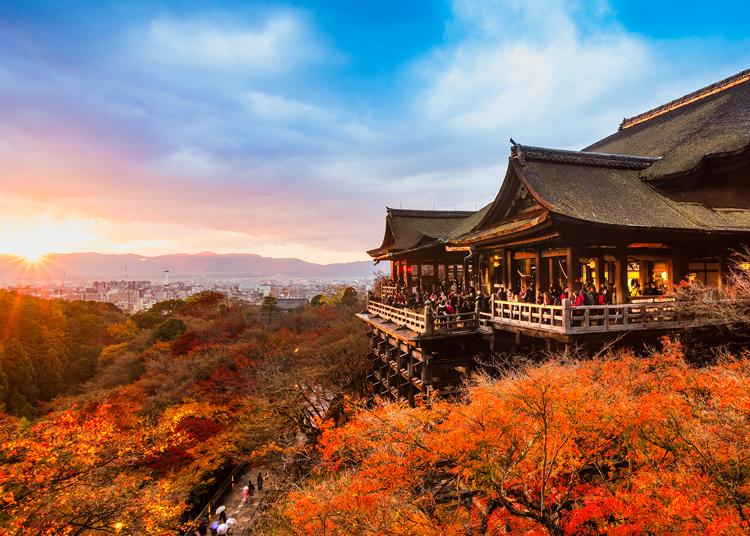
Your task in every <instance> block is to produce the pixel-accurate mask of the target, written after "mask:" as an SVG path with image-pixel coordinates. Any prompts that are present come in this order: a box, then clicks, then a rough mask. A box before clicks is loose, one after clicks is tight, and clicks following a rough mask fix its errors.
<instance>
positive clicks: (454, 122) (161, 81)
mask: <svg viewBox="0 0 750 536" xmlns="http://www.w3.org/2000/svg"><path fill="white" fill-rule="evenodd" d="M748 20H750V2H713V3H705V2H676V1H675V2H672V1H670V2H667V1H664V2H660V1H652V2H635V1H625V0H621V1H612V2H606V1H593V2H570V1H568V2H561V1H555V0H540V1H537V2H525V1H521V0H486V1H469V0H455V1H453V2H448V1H432V2H430V1H426V0H412V1H409V2H405V1H401V2H397V1H394V0H382V1H379V2H351V1H349V2H343V1H341V2H338V1H318V2H311V1H310V2H308V1H296V2H251V1H244V2H239V1H224V2H205V1H191V2H166V1H161V2H160V1H150V2H114V1H112V2H109V1H98V2H80V1H79V2H74V1H69V0H57V1H35V2H15V3H14V2H6V3H3V4H2V5H0V97H1V98H0V118H1V120H0V164H2V169H3V171H2V172H1V174H0V186H2V188H1V189H0V236H2V237H4V238H0V251H7V252H14V250H16V251H18V250H20V248H19V242H24V243H29V242H34V243H35V244H38V247H39V248H41V249H45V250H53V251H75V250H97V251H123V252H124V251H136V252H140V253H144V254H156V253H166V252H178V251H181V252H198V251H205V250H211V251H217V252H230V251H247V252H256V253H261V254H267V255H273V256H298V257H302V258H306V259H309V260H314V261H322V262H326V261H331V262H333V261H344V260H356V259H362V258H366V257H365V255H364V250H366V249H368V248H371V247H374V246H376V245H378V243H379V240H380V239H381V237H382V225H383V216H384V212H385V211H384V208H385V206H386V205H387V206H395V207H398V206H404V207H405V206H409V207H413V208H433V207H435V208H442V209H452V208H456V209H474V208H478V207H481V206H482V205H484V204H485V203H487V202H489V201H490V200H491V199H492V198H493V197H494V195H495V193H496V192H497V189H498V188H499V185H500V181H501V180H502V177H503V174H504V170H505V165H506V161H507V156H508V138H509V137H510V136H513V137H514V138H515V139H516V140H517V141H519V142H521V143H527V144H536V145H546V146H553V147H561V148H581V147H583V146H585V145H588V144H589V143H591V142H592V141H594V140H596V139H598V138H601V137H603V136H605V135H607V134H608V133H611V132H612V131H614V130H615V129H616V128H617V125H618V123H619V121H620V120H621V119H622V118H623V117H625V116H629V115H634V114H637V113H639V112H641V111H644V110H645V109H648V108H649V107H652V106H655V105H657V104H659V103H660V102H664V101H667V100H670V99H672V98H675V97H678V96H680V95H682V94H684V93H686V92H688V91H691V90H693V89H696V88H698V87H701V86H703V85H706V84H708V83H711V82H713V81H715V80H718V79H720V78H723V77H725V76H728V75H730V74H732V73H734V72H736V71H739V70H742V69H745V68H748V67H750V46H748V45H750V25H747V24H746V21H748Z"/></svg>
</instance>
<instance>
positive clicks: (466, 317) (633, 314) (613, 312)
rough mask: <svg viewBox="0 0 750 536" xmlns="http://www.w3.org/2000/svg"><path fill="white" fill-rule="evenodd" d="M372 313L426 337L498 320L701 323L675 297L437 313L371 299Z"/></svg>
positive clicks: (590, 325) (582, 325) (594, 327)
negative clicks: (577, 305) (617, 302)
mask: <svg viewBox="0 0 750 536" xmlns="http://www.w3.org/2000/svg"><path fill="white" fill-rule="evenodd" d="M367 312H368V314H369V315H370V316H372V317H378V318H382V319H384V320H387V321H390V322H393V323H394V324H396V325H397V326H398V327H403V328H407V329H410V330H411V331H413V332H415V333H418V334H420V335H423V336H433V335H445V334H449V333H455V332H459V331H473V330H476V329H477V328H482V329H483V330H486V329H490V328H491V327H492V326H493V325H494V326H496V327H505V328H508V327H510V328H514V327H517V328H526V329H533V330H536V331H540V332H550V333H559V334H564V335H575V334H586V333H589V334H590V333H605V332H618V331H634V330H645V329H675V328H681V327H688V326H693V325H695V319H692V318H690V317H689V316H688V315H687V314H685V313H684V311H682V310H680V308H679V307H678V305H677V303H676V302H674V301H667V300H664V301H654V302H653V303H626V304H621V305H585V306H579V307H572V306H571V305H570V301H569V300H563V304H562V305H538V304H535V303H519V302H509V301H499V300H495V299H494V298H493V299H491V300H490V312H487V313H485V312H481V313H480V312H476V311H472V312H468V313H457V314H452V315H440V316H437V315H435V313H434V312H433V310H432V309H431V308H429V307H428V308H425V309H424V310H423V311H419V312H416V311H412V310H410V309H404V308H399V307H393V306H390V305H386V304H384V303H380V302H378V301H375V300H372V299H371V300H369V301H368V303H367Z"/></svg>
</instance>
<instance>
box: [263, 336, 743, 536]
mask: <svg viewBox="0 0 750 536" xmlns="http://www.w3.org/2000/svg"><path fill="white" fill-rule="evenodd" d="M749 357H750V356H748V355H746V354H743V355H741V356H737V357H731V356H725V357H724V358H723V359H721V360H719V361H717V362H716V363H715V364H713V365H712V366H707V367H704V368H693V367H691V366H689V365H688V364H687V363H686V362H685V360H684V359H683V349H682V347H681V346H680V344H679V343H676V342H674V341H669V340H665V341H664V345H663V349H662V350H661V351H655V352H653V353H652V354H651V355H649V356H648V357H645V358H641V357H636V356H635V355H633V354H632V353H630V352H619V353H617V354H613V355H610V356H608V357H606V358H601V359H595V360H587V361H572V362H561V361H551V362H548V363H545V364H542V365H540V366H534V367H530V368H528V369H526V370H520V371H515V372H513V373H509V374H507V375H505V376H504V377H502V378H500V379H490V378H487V377H485V378H481V379H478V380H477V381H476V382H475V383H474V384H473V385H472V386H470V387H469V388H468V390H467V392H466V394H465V396H463V397H462V398H461V399H459V400H453V401H446V400H433V401H427V402H426V403H424V404H422V405H421V406H419V407H417V408H413V409H412V408H409V407H406V406H404V405H402V404H386V405H379V406H376V407H373V408H367V407H358V408H352V409H351V414H352V416H351V420H350V421H349V422H348V423H347V424H346V425H345V426H342V427H338V428H337V427H333V426H328V427H327V428H326V431H325V433H324V434H323V436H322V438H321V441H320V451H319V452H320V463H319V466H318V470H317V473H316V475H315V477H314V478H313V479H311V481H309V482H308V483H307V484H306V485H305V486H304V487H303V488H302V489H301V490H299V491H295V492H293V493H292V494H291V495H290V496H289V497H288V499H287V500H286V501H285V502H283V503H281V504H279V505H278V507H277V510H276V511H275V512H274V514H273V515H271V516H269V521H270V524H269V526H268V527H267V528H266V532H268V533H277V534H341V535H345V534H403V535H407V534H408V535H420V534H423V535H431V534H446V535H450V534H456V535H458V534H508V533H510V534H554V535H562V534H623V535H624V534H632V535H635V534H698V533H701V534H740V533H747V532H748V530H750V524H748V516H750V503H749V501H750V359H749ZM277 520H281V521H277Z"/></svg>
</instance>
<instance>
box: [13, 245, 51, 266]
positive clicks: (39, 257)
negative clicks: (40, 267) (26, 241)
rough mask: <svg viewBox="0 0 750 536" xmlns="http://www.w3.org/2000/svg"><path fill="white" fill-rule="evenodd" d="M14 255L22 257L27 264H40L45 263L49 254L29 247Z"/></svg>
mask: <svg viewBox="0 0 750 536" xmlns="http://www.w3.org/2000/svg"><path fill="white" fill-rule="evenodd" d="M14 254H15V255H17V256H19V257H21V258H22V259H23V261H24V262H25V263H27V264H39V263H41V262H43V261H44V257H45V256H47V255H48V254H49V252H48V251H43V250H41V249H35V248H34V247H29V248H24V249H22V250H19V251H16V252H14Z"/></svg>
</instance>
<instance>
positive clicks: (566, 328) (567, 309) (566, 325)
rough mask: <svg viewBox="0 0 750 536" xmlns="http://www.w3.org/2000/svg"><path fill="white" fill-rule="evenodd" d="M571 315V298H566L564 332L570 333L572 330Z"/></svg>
mask: <svg viewBox="0 0 750 536" xmlns="http://www.w3.org/2000/svg"><path fill="white" fill-rule="evenodd" d="M570 316H571V311H570V299H569V298H564V299H563V301H562V328H563V333H568V332H569V331H570V324H571V322H570V320H571V319H570Z"/></svg>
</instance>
